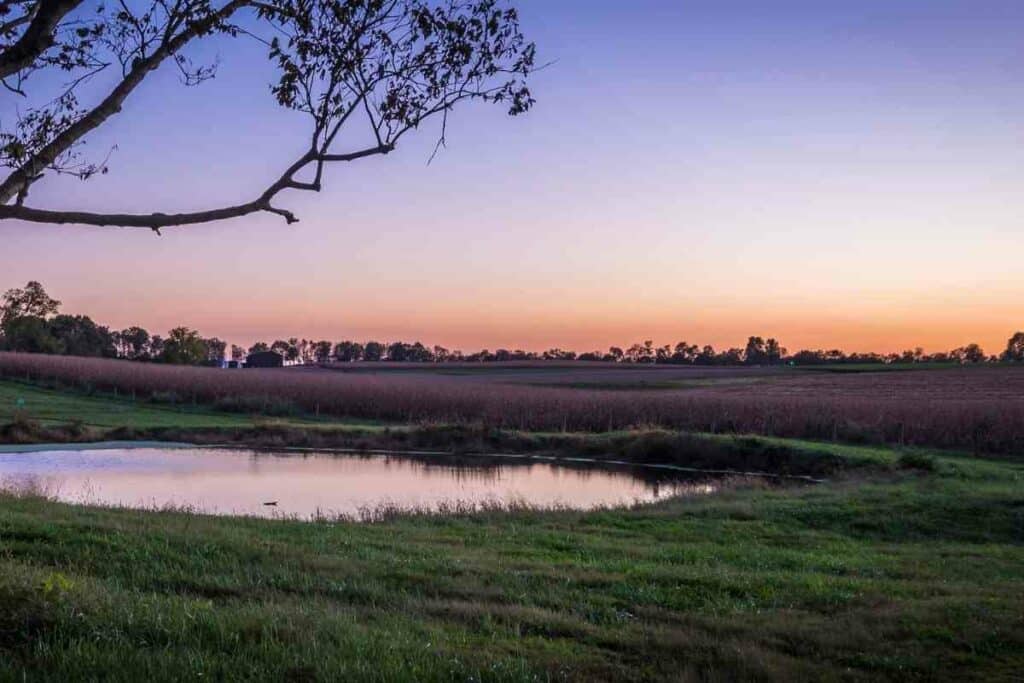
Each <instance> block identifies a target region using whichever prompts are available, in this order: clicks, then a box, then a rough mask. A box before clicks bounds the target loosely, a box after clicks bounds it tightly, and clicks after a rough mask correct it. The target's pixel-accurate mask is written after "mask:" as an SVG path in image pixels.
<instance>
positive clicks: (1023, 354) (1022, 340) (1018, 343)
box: [1002, 332, 1024, 363]
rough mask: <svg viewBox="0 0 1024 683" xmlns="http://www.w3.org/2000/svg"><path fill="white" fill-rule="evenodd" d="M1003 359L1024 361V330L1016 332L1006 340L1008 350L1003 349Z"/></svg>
mask: <svg viewBox="0 0 1024 683" xmlns="http://www.w3.org/2000/svg"><path fill="white" fill-rule="evenodd" d="M1002 360H1004V361H1008V362H1011V363H1020V362H1022V361H1024V332H1016V333H1014V335H1013V336H1012V337H1010V338H1009V340H1007V342H1006V350H1005V351H1003V355H1002Z"/></svg>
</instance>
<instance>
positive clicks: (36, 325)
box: [3, 315, 64, 353]
mask: <svg viewBox="0 0 1024 683" xmlns="http://www.w3.org/2000/svg"><path fill="white" fill-rule="evenodd" d="M3 332H4V335H3V348H5V349H7V350H8V351H21V352H23V353H63V352H64V347H63V346H62V345H61V343H60V342H59V341H58V340H57V338H56V337H54V336H53V334H52V333H51V332H50V325H49V324H48V323H47V321H46V320H44V319H43V318H40V317H39V316H35V315H20V316H17V317H15V318H11V319H10V320H8V321H7V322H5V323H4V325H3Z"/></svg>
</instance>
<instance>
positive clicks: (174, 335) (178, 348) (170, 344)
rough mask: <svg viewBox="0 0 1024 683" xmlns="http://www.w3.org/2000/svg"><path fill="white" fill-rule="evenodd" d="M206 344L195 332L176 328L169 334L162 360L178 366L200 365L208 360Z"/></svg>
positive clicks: (161, 356)
mask: <svg viewBox="0 0 1024 683" xmlns="http://www.w3.org/2000/svg"><path fill="white" fill-rule="evenodd" d="M206 353H207V350H206V342H205V341H204V340H203V338H202V337H200V336H199V333H198V332H196V331H195V330H190V329H189V328H187V327H175V328H174V329H173V330H171V331H170V332H168V333H167V340H166V341H164V343H163V351H162V352H161V354H160V359H161V360H162V361H163V362H165V363H174V364H176V365H198V364H199V363H201V362H203V361H204V360H206V357H207V356H206Z"/></svg>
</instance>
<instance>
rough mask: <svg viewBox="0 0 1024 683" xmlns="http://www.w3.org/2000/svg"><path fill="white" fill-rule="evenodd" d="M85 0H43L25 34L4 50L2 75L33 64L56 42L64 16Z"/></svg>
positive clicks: (8, 74) (0, 60) (0, 64)
mask: <svg viewBox="0 0 1024 683" xmlns="http://www.w3.org/2000/svg"><path fill="white" fill-rule="evenodd" d="M82 2H83V0H39V6H38V11H37V12H36V13H35V16H34V17H32V21H31V23H29V25H28V28H26V29H25V32H24V33H23V34H22V35H21V37H20V38H19V39H18V40H17V41H16V42H15V43H14V44H13V45H11V46H10V47H8V48H6V49H5V50H3V51H2V52H0V78H7V77H8V76H10V75H12V74H14V73H15V72H17V71H20V70H21V69H24V68H25V67H26V66H29V65H30V64H32V62H34V61H35V60H36V58H38V57H39V55H41V54H43V53H44V52H46V51H47V50H48V49H50V47H51V46H52V45H53V43H54V41H55V38H54V30H55V29H56V28H57V24H58V23H60V20H61V19H63V18H64V17H65V15H67V13H68V12H70V11H71V10H73V9H74V8H75V7H77V6H78V5H80V4H82Z"/></svg>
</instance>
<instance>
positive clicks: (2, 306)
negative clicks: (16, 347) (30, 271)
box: [0, 280, 60, 327]
mask: <svg viewBox="0 0 1024 683" xmlns="http://www.w3.org/2000/svg"><path fill="white" fill-rule="evenodd" d="M58 308H60V302H59V301H57V300H56V299H53V298H51V297H50V296H49V295H48V294H47V293H46V291H45V290H44V289H43V286H42V285H41V284H39V283H38V282H36V281H35V280H31V281H30V282H29V283H28V284H26V285H25V288H24V289H8V290H7V291H6V292H4V295H3V298H2V299H0V327H2V326H3V325H5V324H6V323H7V322H8V321H9V320H11V319H12V318H19V317H22V316H34V317H36V318H48V317H49V316H51V315H53V314H55V313H56V312H57V309H58Z"/></svg>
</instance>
